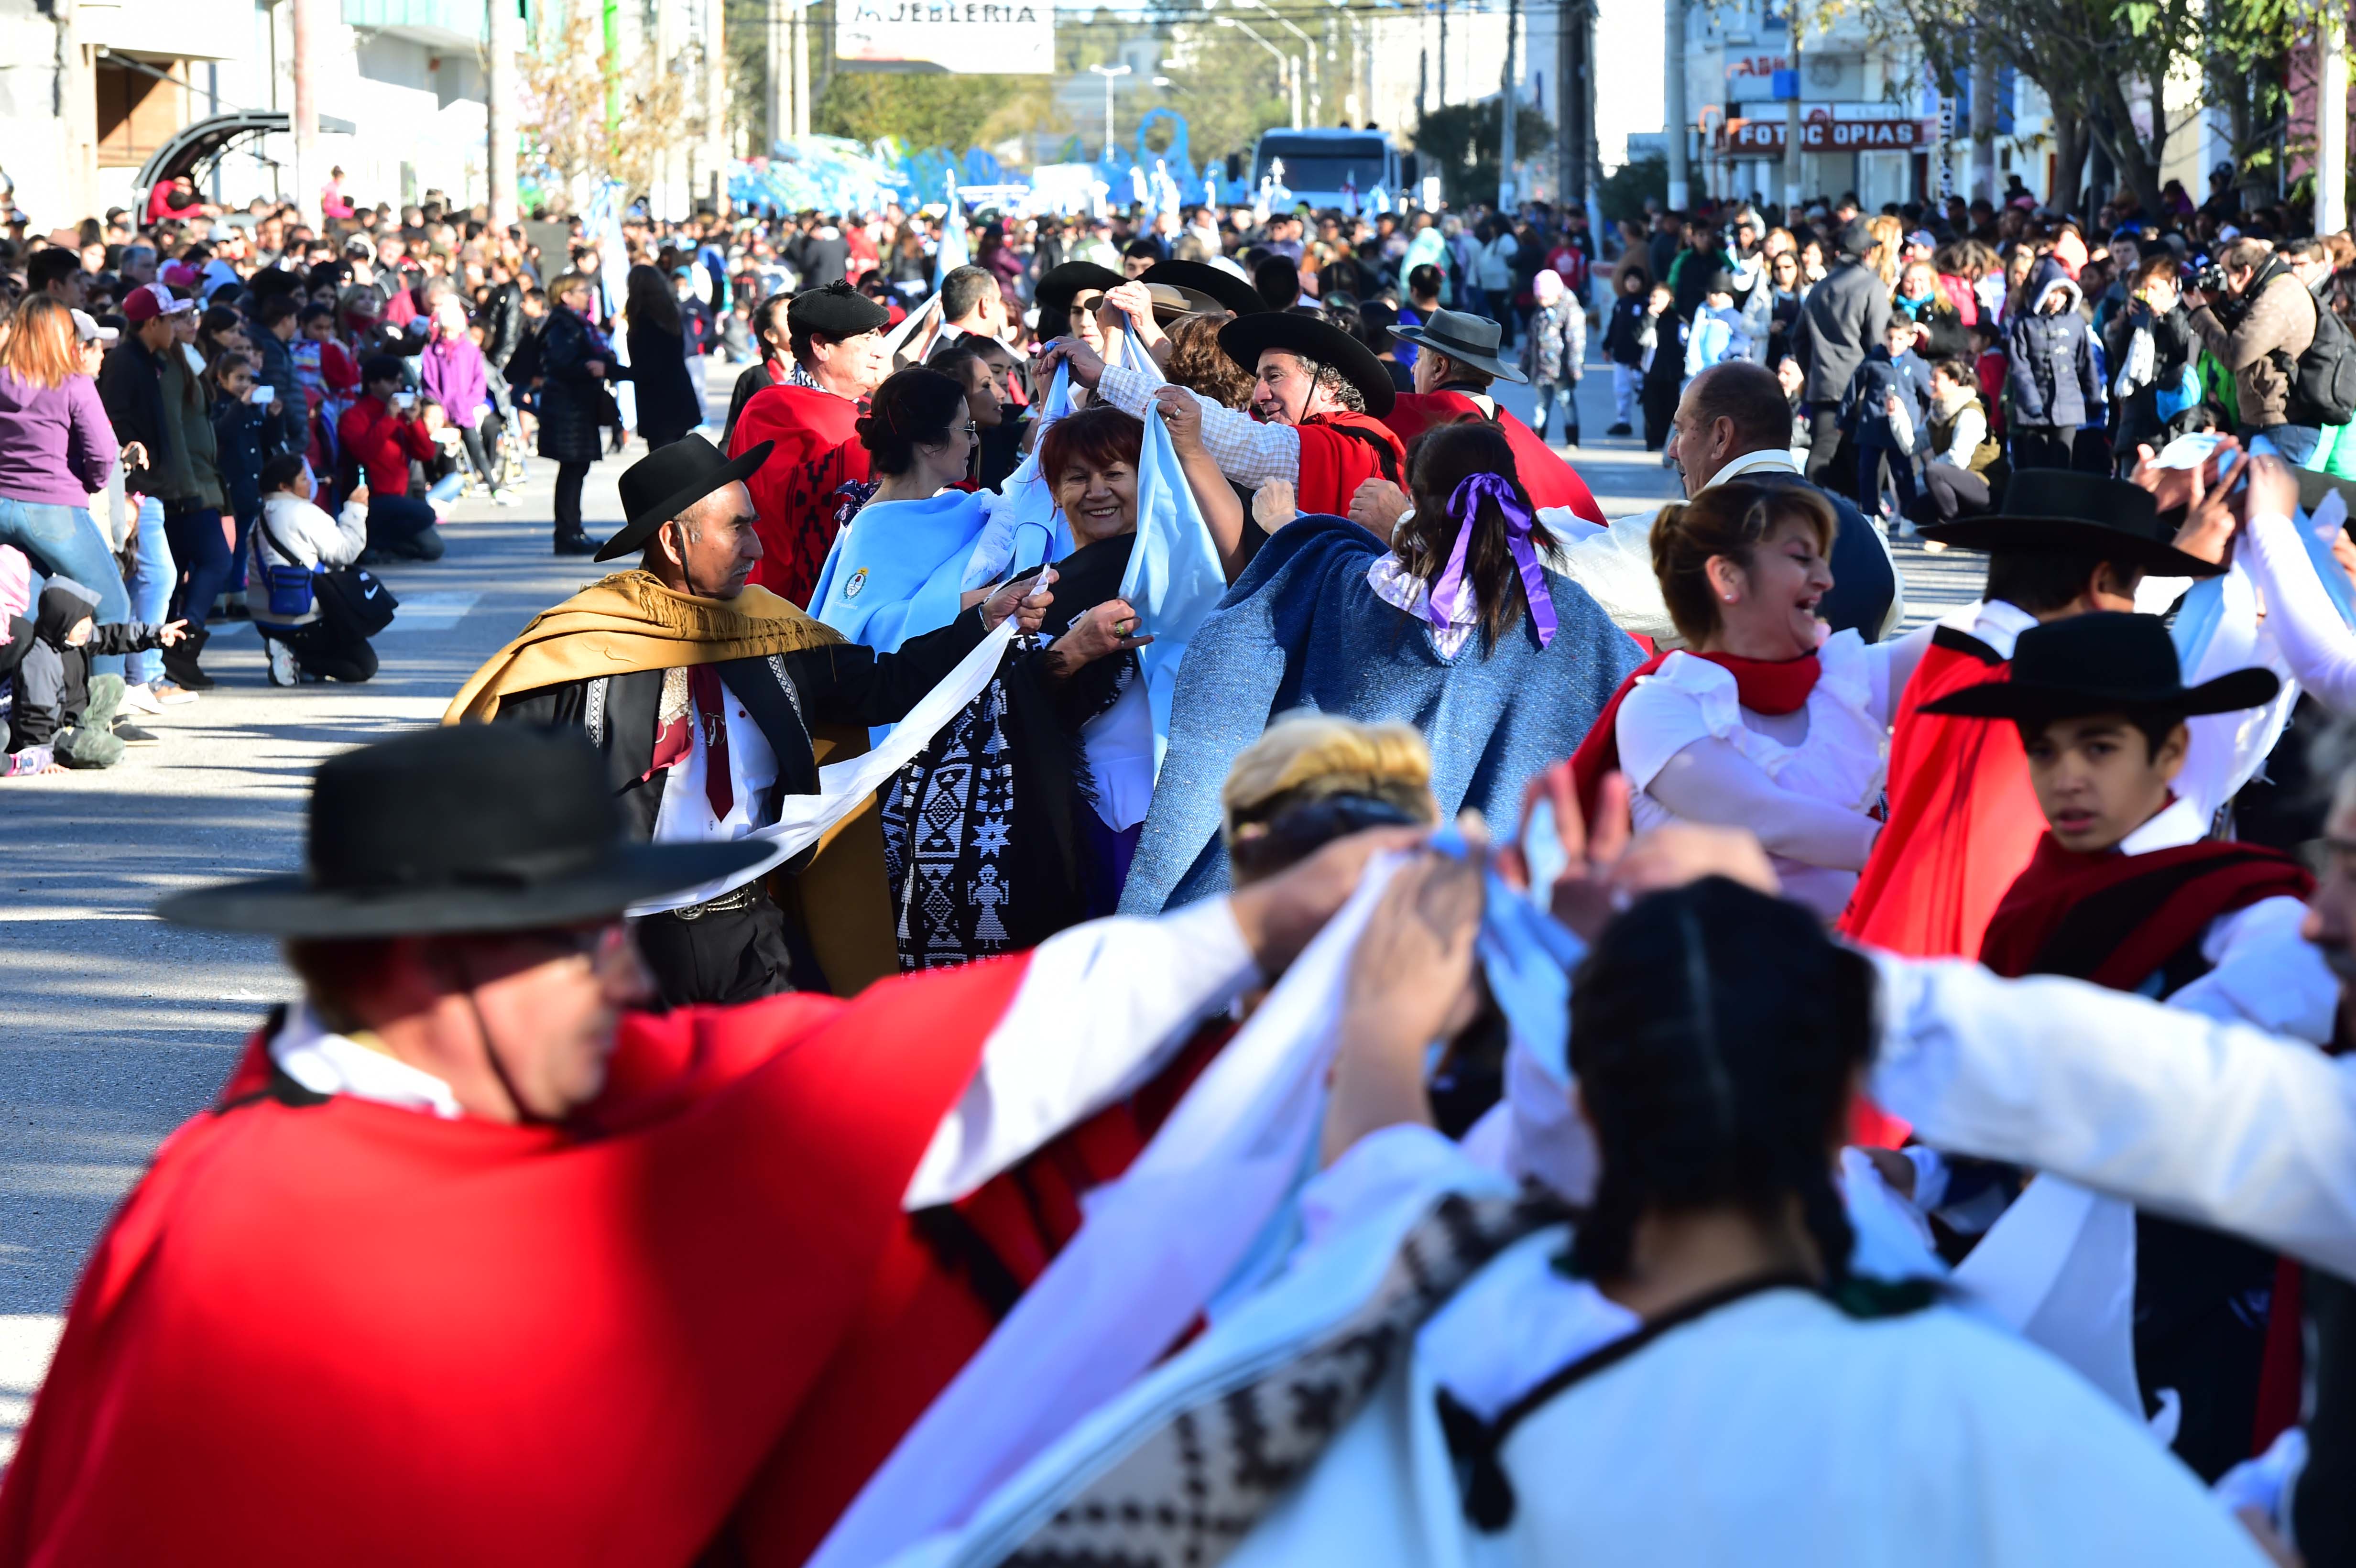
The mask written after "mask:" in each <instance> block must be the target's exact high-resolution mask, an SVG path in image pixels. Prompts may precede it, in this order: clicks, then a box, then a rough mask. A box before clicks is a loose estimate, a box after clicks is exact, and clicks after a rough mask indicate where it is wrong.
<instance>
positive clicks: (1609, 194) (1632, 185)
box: [1595, 157, 1669, 223]
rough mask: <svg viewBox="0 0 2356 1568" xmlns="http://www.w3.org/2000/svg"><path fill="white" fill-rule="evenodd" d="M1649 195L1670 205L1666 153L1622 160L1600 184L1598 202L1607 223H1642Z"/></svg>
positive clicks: (1596, 197) (1596, 198) (1596, 202)
mask: <svg viewBox="0 0 2356 1568" xmlns="http://www.w3.org/2000/svg"><path fill="white" fill-rule="evenodd" d="M1648 196H1649V197H1652V198H1653V199H1654V200H1655V201H1657V202H1659V203H1660V204H1661V205H1662V206H1663V207H1667V206H1668V205H1669V160H1668V159H1667V158H1665V157H1646V158H1631V159H1629V160H1628V161H1627V162H1626V163H1624V164H1622V165H1620V166H1619V167H1618V168H1616V169H1614V170H1612V172H1611V173H1610V174H1608V175H1606V176H1603V181H1602V183H1601V185H1599V186H1597V187H1596V189H1595V205H1596V207H1597V208H1599V209H1600V210H1601V212H1602V214H1603V221H1605V222H1606V223H1618V222H1622V221H1623V220H1624V221H1626V222H1630V223H1641V222H1643V221H1644V198H1645V197H1648Z"/></svg>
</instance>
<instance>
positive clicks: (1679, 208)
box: [1661, 0, 1791, 212]
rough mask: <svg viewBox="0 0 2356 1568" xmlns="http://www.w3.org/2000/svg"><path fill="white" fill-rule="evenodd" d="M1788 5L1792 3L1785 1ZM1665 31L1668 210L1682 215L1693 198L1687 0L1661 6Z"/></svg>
mask: <svg viewBox="0 0 2356 1568" xmlns="http://www.w3.org/2000/svg"><path fill="white" fill-rule="evenodd" d="M1784 3H1785V4H1786V5H1789V4H1790V3H1791V0H1784ZM1661 15H1662V17H1663V22H1662V27H1663V29H1664V32H1663V37H1662V43H1663V48H1662V51H1661V66H1662V75H1663V77H1664V78H1665V80H1664V81H1663V83H1662V85H1663V87H1664V88H1665V96H1666V98H1667V111H1666V112H1665V113H1664V114H1663V115H1662V120H1663V122H1664V123H1663V125H1662V127H1661V132H1662V136H1661V139H1662V140H1663V141H1665V142H1666V143H1667V144H1668V147H1669V210H1670V211H1671V212H1683V211H1684V210H1685V209H1686V206H1687V203H1688V202H1690V201H1691V200H1692V199H1693V180H1692V178H1691V176H1689V174H1688V172H1687V168H1686V126H1687V122H1688V120H1689V118H1690V116H1688V115H1687V112H1686V0H1667V3H1666V4H1665V5H1663V6H1662V7H1661Z"/></svg>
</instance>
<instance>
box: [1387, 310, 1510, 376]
mask: <svg viewBox="0 0 2356 1568" xmlns="http://www.w3.org/2000/svg"><path fill="white" fill-rule="evenodd" d="M1391 331H1392V332H1393V334H1395V335H1396V336H1399V337H1403V338H1405V339H1406V340H1407V341H1408V342H1409V343H1412V344H1416V345H1418V346H1419V347H1424V348H1430V349H1432V350H1433V351H1435V352H1437V353H1440V354H1445V355H1447V356H1448V357H1450V358H1451V359H1453V360H1455V361H1456V362H1457V363H1458V364H1460V365H1470V366H1472V368H1474V369H1475V370H1482V371H1485V372H1487V373H1488V374H1489V375H1492V376H1494V377H1495V378H1496V379H1498V380H1500V381H1513V382H1516V383H1519V382H1524V381H1527V380H1528V379H1529V378H1528V377H1527V376H1525V375H1524V374H1522V368H1521V367H1520V366H1518V365H1511V364H1507V363H1506V362H1505V359H1504V358H1502V357H1500V350H1499V347H1498V345H1499V342H1500V340H1501V339H1502V338H1503V336H1504V331H1503V329H1502V328H1500V327H1499V326H1498V325H1497V324H1496V323H1495V322H1494V321H1491V320H1490V319H1489V318H1488V317H1486V316H1480V315H1466V314H1464V313H1463V312H1462V311H1455V310H1436V311H1433V312H1432V313H1431V319H1430V320H1429V321H1427V322H1424V323H1422V324H1421V325H1407V326H1395V327H1393V328H1391Z"/></svg>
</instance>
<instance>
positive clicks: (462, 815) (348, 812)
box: [155, 723, 772, 941]
mask: <svg viewBox="0 0 2356 1568" xmlns="http://www.w3.org/2000/svg"><path fill="white" fill-rule="evenodd" d="M771 853H772V850H771V847H770V846H769V845H767V844H765V843H762V842H760V841H758V840H753V839H736V840H734V841H731V842H725V843H701V844H629V843H625V842H624V841H623V837H622V818H621V813H620V811H619V809H618V808H617V807H616V805H615V804H614V798H613V795H612V792H611V791H609V790H608V789H607V788H606V784H605V764H604V762H603V760H602V759H601V758H600V757H599V756H598V754H597V752H596V751H595V749H594V748H593V747H592V746H591V745H590V744H589V742H588V741H586V740H584V739H583V738H582V736H581V735H580V733H579V732H578V731H571V730H562V729H549V728H545V727H542V726H539V725H532V724H496V723H495V724H461V725H453V726H449V727H446V728H442V729H434V730H427V731H420V732H419V733H416V734H412V735H403V736H402V737H400V738H399V739H397V740H392V741H380V742H379V743H377V744H375V745H372V746H362V747H360V748H359V749H358V750H357V751H351V752H344V753H343V754H342V755H341V756H337V757H331V758H329V759H328V760H327V762H325V763H321V764H320V767H319V771H318V773H317V774H316V777H315V779H314V781H313V784H312V786H311V807H310V833H309V837H308V843H307V846H306V851H305V861H306V863H305V868H304V869H302V870H301V871H298V872H294V873H291V874H289V875H285V876H276V877H259V878H255V879H253V880H250V881H242V882H227V883H223V884H222V885H220V886H219V887H210V888H198V889H195V890H192V891H188V892H182V893H174V894H173V895H172V896H171V897H169V898H166V899H165V900H164V901H162V902H161V903H159V904H157V905H156V906H155V913H156V915H157V916H158V917H160V918H161V919H164V920H167V921H170V922H172V923H174V924H176V925H190V926H197V927H198V928H201V929H203V930H207V931H238V932H250V933H258V934H262V935H268V936H290V937H305V938H317V939H321V940H330V941H332V940H337V939H351V938H364V937H384V936H434V935H448V934H458V933H469V932H475V933H497V932H506V931H532V930H544V929H548V928H551V927H555V926H567V925H582V924H586V923H590V922H592V921H598V920H606V919H611V918H612V917H614V916H615V915H617V914H619V913H620V912H622V911H624V910H626V909H627V908H629V907H630V906H631V905H633V904H638V903H645V902H648V901H652V900H655V899H659V898H663V897H666V896H669V895H672V894H676V893H680V892H685V891H688V890H690V889H692V888H697V887H701V885H702V884H704V883H706V882H709V881H712V880H715V879H717V878H722V877H726V876H731V875H733V874H734V873H736V872H739V871H743V870H746V869H750V868H752V867H754V866H756V865H758V864H759V863H760V862H762V861H763V860H765V859H768V858H769V856H770V855H771Z"/></svg>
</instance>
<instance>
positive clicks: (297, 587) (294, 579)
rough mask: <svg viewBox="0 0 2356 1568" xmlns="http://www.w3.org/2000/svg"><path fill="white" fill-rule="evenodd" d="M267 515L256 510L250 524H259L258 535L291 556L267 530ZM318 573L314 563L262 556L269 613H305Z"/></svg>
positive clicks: (295, 615)
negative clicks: (276, 561)
mask: <svg viewBox="0 0 2356 1568" xmlns="http://www.w3.org/2000/svg"><path fill="white" fill-rule="evenodd" d="M268 517H269V514H268V513H267V512H266V511H265V512H262V513H259V514H257V515H256V516H255V517H254V519H253V520H254V525H255V526H256V527H257V528H261V530H262V538H263V539H266V540H268V541H269V543H270V548H271V549H273V550H274V551H276V552H277V553H278V554H280V555H282V556H284V557H285V558H286V559H287V560H290V561H291V560H295V552H294V551H293V550H291V549H287V548H286V547H285V546H284V545H283V544H281V543H280V542H279V541H278V536H277V535H276V534H274V533H273V532H271V531H270V524H269V522H268V521H267V518H268ZM318 574H319V569H318V568H317V567H314V566H304V565H300V564H296V565H293V566H279V565H275V564H273V562H271V561H269V560H264V561H263V562H262V584H263V586H264V587H266V588H267V589H268V590H269V593H270V613H272V614H273V615H275V616H278V617H279V618H281V619H283V620H288V621H297V620H300V619H302V618H303V617H304V616H305V615H308V614H309V613H311V606H312V603H313V602H314V599H315V597H316V583H317V581H318Z"/></svg>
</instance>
